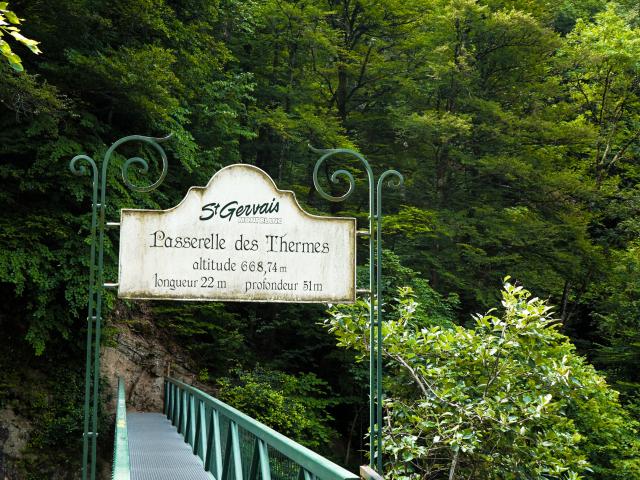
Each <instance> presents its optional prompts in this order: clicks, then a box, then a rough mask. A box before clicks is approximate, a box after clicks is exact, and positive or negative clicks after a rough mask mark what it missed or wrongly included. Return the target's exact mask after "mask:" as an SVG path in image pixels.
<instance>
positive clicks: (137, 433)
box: [127, 412, 213, 480]
mask: <svg viewBox="0 0 640 480" xmlns="http://www.w3.org/2000/svg"><path fill="white" fill-rule="evenodd" d="M127 430H128V434H129V457H130V461H131V480H200V479H202V480H211V479H212V478H213V477H212V476H211V475H210V474H209V473H207V472H205V471H204V467H203V465H202V461H201V460H200V459H199V458H198V457H197V456H196V455H194V454H193V452H192V450H191V446H190V445H189V444H188V443H185V441H184V438H182V436H181V435H180V434H179V433H178V432H177V430H176V429H175V427H174V426H173V425H171V422H170V421H169V420H168V419H167V417H165V416H164V415H163V414H161V413H133V412H131V413H127Z"/></svg>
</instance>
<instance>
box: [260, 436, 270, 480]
mask: <svg viewBox="0 0 640 480" xmlns="http://www.w3.org/2000/svg"><path fill="white" fill-rule="evenodd" d="M258 451H259V455H260V473H261V474H262V479H261V480H271V468H270V466H269V449H268V448H267V444H266V442H265V441H264V440H260V439H258Z"/></svg>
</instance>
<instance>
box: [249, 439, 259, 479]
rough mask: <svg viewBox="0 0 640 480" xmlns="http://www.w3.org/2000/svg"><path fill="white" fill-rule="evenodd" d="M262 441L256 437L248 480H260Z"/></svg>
mask: <svg viewBox="0 0 640 480" xmlns="http://www.w3.org/2000/svg"><path fill="white" fill-rule="evenodd" d="M259 442H260V439H259V438H258V437H256V440H255V442H253V453H252V454H251V467H250V468H249V478H248V480H258V466H259V464H260V447H259Z"/></svg>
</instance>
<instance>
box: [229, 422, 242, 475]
mask: <svg viewBox="0 0 640 480" xmlns="http://www.w3.org/2000/svg"><path fill="white" fill-rule="evenodd" d="M229 422H230V426H231V447H232V448H233V467H234V468H233V470H234V472H233V473H234V474H235V475H234V477H235V480H242V474H243V472H242V454H241V452H240V434H239V433H238V424H237V423H236V422H234V421H232V420H229ZM227 442H228V440H227Z"/></svg>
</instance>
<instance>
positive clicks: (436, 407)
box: [327, 283, 640, 480]
mask: <svg viewBox="0 0 640 480" xmlns="http://www.w3.org/2000/svg"><path fill="white" fill-rule="evenodd" d="M399 293H400V298H399V303H398V304H397V306H396V307H395V308H394V309H393V311H392V312H389V313H388V315H387V317H386V318H387V321H386V322H385V323H384V327H383V336H384V345H385V348H384V355H385V357H386V359H387V362H386V366H385V368H386V369H387V371H388V372H390V373H389V374H388V375H387V377H386V378H387V381H386V384H385V386H386V389H387V390H388V391H389V396H388V397H387V399H386V401H385V408H386V412H387V421H386V426H385V430H384V448H385V452H386V454H387V456H388V457H387V458H388V460H387V465H386V469H385V474H386V475H385V476H389V478H416V479H417V478H425V477H435V476H438V475H447V474H448V475H449V478H456V477H459V478H487V479H494V478H495V479H514V480H515V479H520V478H532V479H545V478H567V479H577V478H598V479H614V478H619V479H623V478H624V479H632V478H640V462H639V461H638V458H640V456H639V455H640V441H639V440H638V436H637V427H638V424H637V422H634V421H632V420H631V418H630V417H629V415H628V413H627V412H625V410H624V409H623V408H622V407H621V406H620V404H619V402H618V394H617V392H615V391H614V390H612V389H610V388H609V387H608V386H607V384H606V382H605V380H604V379H603V378H602V377H601V376H600V375H599V374H597V373H596V371H595V370H594V368H593V367H592V366H590V365H589V364H588V363H586V362H585V360H584V359H583V358H582V357H580V356H579V355H577V354H576V353H575V348H574V346H573V345H572V344H571V343H570V342H569V341H568V339H567V337H565V336H564V335H562V334H561V333H559V332H558V326H559V324H558V323H557V321H556V320H555V319H554V318H553V317H552V316H551V315H550V310H551V307H549V306H548V305H547V304H546V303H545V302H544V301H541V300H539V299H538V298H532V297H531V294H530V293H529V292H528V291H526V290H525V289H523V288H522V287H520V286H514V285H512V284H509V283H506V284H505V286H504V290H503V292H502V302H501V303H502V309H501V310H502V311H501V312H500V313H498V311H497V310H492V311H490V312H489V313H487V314H486V315H477V316H476V317H475V325H474V327H473V328H465V327H462V326H455V327H453V328H443V327H441V326H438V325H436V326H419V325H416V322H415V321H414V315H415V312H416V309H417V303H416V301H415V299H414V297H413V295H412V292H411V289H409V288H404V289H401V290H400V292H399ZM356 311H357V309H355V310H354V309H345V308H342V307H339V308H334V309H333V310H332V311H331V312H330V313H331V317H330V319H329V320H327V326H328V327H329V330H330V331H332V332H333V333H334V334H335V335H336V337H337V339H338V342H339V345H341V346H345V347H349V348H353V349H356V350H357V351H358V352H360V353H361V354H362V355H364V354H366V350H367V349H368V347H367V341H366V338H367V325H366V320H365V317H366V315H365V314H364V312H365V309H360V311H361V313H360V314H359V315H358V314H356V313H355V312H356Z"/></svg>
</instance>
